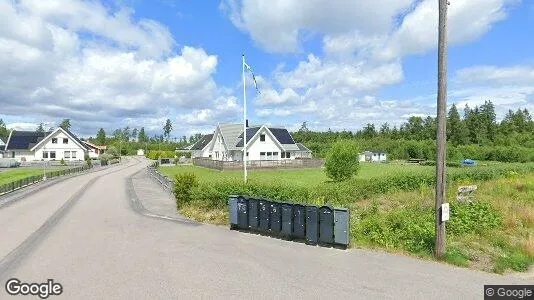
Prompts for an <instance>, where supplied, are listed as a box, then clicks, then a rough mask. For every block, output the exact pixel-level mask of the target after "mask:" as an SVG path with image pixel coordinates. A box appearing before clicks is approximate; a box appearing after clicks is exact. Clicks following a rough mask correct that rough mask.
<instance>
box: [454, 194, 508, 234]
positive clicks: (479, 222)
mask: <svg viewBox="0 0 534 300" xmlns="http://www.w3.org/2000/svg"><path fill="white" fill-rule="evenodd" d="M502 224H503V218H502V216H501V215H500V213H499V212H498V211H497V210H496V209H494V208H493V207H491V205H490V204H488V203H484V202H473V203H451V218H450V220H449V223H448V224H447V230H448V231H449V232H450V233H451V234H454V235H463V234H469V233H476V234H481V233H483V232H485V231H487V230H490V229H493V228H498V227H500V226H502Z"/></svg>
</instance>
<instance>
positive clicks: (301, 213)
mask: <svg viewBox="0 0 534 300" xmlns="http://www.w3.org/2000/svg"><path fill="white" fill-rule="evenodd" d="M292 235H293V237H295V238H297V239H303V238H304V237H305V236H306V208H305V207H304V205H300V204H293V234H292Z"/></svg>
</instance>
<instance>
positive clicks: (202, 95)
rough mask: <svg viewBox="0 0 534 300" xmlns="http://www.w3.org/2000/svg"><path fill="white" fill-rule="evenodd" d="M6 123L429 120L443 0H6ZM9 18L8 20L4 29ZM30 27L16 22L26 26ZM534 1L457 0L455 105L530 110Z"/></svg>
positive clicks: (355, 125) (1, 44) (1, 77)
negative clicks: (245, 69) (244, 71)
mask: <svg viewBox="0 0 534 300" xmlns="http://www.w3.org/2000/svg"><path fill="white" fill-rule="evenodd" d="M0 10H2V11H3V12H5V14H4V15H5V16H6V17H5V18H3V19H4V20H3V21H0V24H1V25H3V26H2V28H3V29H1V30H0V57H3V59H2V60H0V118H2V119H4V120H5V121H6V122H7V123H8V127H11V128H16V129H33V128H35V126H36V125H37V124H39V123H41V122H43V123H45V124H47V125H49V126H52V125H54V124H57V123H58V122H59V121H60V120H61V119H63V118H70V119H71V120H72V124H73V130H74V131H76V132H78V133H79V134H80V135H82V136H89V135H94V134H95V132H96V131H97V130H98V128H100V127H103V128H105V129H106V130H107V131H112V130H113V129H115V128H119V127H125V126H130V127H137V128H140V127H142V126H144V127H145V128H146V129H147V130H148V131H149V132H150V133H151V134H155V133H158V134H160V133H161V132H162V127H163V124H164V121H165V119H167V118H169V119H171V120H172V121H173V124H174V131H173V135H174V136H178V137H179V136H182V135H184V134H185V135H190V134H193V133H195V132H202V133H207V132H210V131H211V130H213V128H214V127H215V125H216V124H217V123H218V122H221V123H222V122H242V115H243V111H242V106H243V96H242V86H241V84H242V82H241V67H242V66H241V54H242V53H244V54H245V55H246V59H247V63H248V64H249V65H250V66H251V67H252V68H253V69H254V72H255V74H256V77H257V79H258V83H259V88H260V90H261V91H262V94H261V95H259V96H258V95H256V94H255V91H254V86H253V84H252V82H251V81H250V80H251V77H250V76H249V75H248V76H247V78H248V79H247V80H249V81H248V82H247V92H248V93H247V95H248V96H247V97H248V98H247V100H248V101H247V105H248V109H247V113H248V115H249V119H250V120H251V122H253V123H269V124H273V125H280V126H286V127H288V128H290V129H296V128H298V127H299V125H300V124H301V123H302V122H303V121H307V122H308V124H309V127H311V128H312V129H315V130H327V129H328V128H332V129H333V130H341V129H349V130H356V129H359V128H361V127H362V126H363V125H364V124H366V123H368V122H370V123H376V124H377V125H379V124H381V123H383V122H388V123H389V124H392V125H398V124H400V123H401V122H403V121H405V120H406V118H408V117H409V116H410V115H428V114H430V115H434V114H435V102H436V95H435V92H436V85H437V84H436V72H437V63H436V58H437V51H436V44H437V27H436V25H437V0H423V1H414V0H381V1H364V0H361V1H360V0H338V1H335V2H332V1H326V0H325V1H315V2H314V4H313V5H312V4H310V3H307V2H305V3H303V2H301V1H297V0H270V1H267V0H257V1H241V0H222V1H192V0H174V1H171V0H157V1H143V0H121V1H97V0H94V1H78V0H64V1H60V0H50V1H46V2H44V3H43V2H42V1H38V0H22V1H20V2H12V1H8V0H0ZM2 22H3V23H4V24H2ZM20 24H25V26H20ZM533 30H534V2H532V1H526V0H523V1H519V0H469V1H468V0H453V1H451V5H450V6H449V43H450V45H449V61H448V68H449V69H448V75H449V76H448V77H449V82H448V93H449V97H448V102H449V104H451V103H457V104H458V105H460V106H462V107H463V106H464V105H465V104H466V103H469V104H470V105H478V104H480V103H481V102H483V101H484V100H488V99H489V100H492V101H493V102H494V103H495V105H496V109H497V113H498V116H499V117H500V116H502V115H503V114H504V113H505V112H506V111H507V110H508V109H514V110H515V109H517V108H528V109H529V110H532V111H534V39H532V38H530V35H531V34H530V33H531V32H532V31H533Z"/></svg>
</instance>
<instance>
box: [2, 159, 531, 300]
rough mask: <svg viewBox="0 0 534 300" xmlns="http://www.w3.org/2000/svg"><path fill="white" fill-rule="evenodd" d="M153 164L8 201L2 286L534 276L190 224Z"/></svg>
mask: <svg viewBox="0 0 534 300" xmlns="http://www.w3.org/2000/svg"><path fill="white" fill-rule="evenodd" d="M147 165H148V162H147V161H146V160H138V159H135V158H132V159H129V161H126V162H124V163H122V164H121V165H119V166H115V167H113V168H109V169H104V170H100V171H98V172H93V173H89V174H85V175H81V176H78V177H75V178H71V179H67V180H64V181H62V182H58V183H57V184H55V185H52V186H50V187H47V188H45V189H43V190H42V191H40V192H39V193H35V194H31V195H27V196H26V197H24V198H23V199H20V200H18V201H16V202H13V203H11V204H10V205H8V206H5V207H2V208H0V259H1V260H0V280H1V282H2V286H3V285H4V283H5V282H6V281H7V280H8V279H9V278H13V277H14V278H18V279H20V280H21V281H23V282H28V283H31V282H46V280H47V279H53V280H54V281H55V282H58V283H60V284H61V285H62V286H63V293H62V294H61V295H60V296H50V298H49V299H206V298H208V299H212V298H214V299H215V298H216V299H227V298H253V299H282V298H284V299H286V298H288V297H290V298H309V299H325V298H334V299H347V298H350V299H482V298H483V292H484V291H483V286H484V284H528V283H531V284H532V282H529V281H526V280H520V279H517V278H512V277H504V276H497V275H492V274H486V273H482V272H475V271H470V270H466V269H462V268H456V267H452V266H449V265H444V264H439V263H435V262H428V261H420V260H416V259H412V258H408V257H403V256H395V255H390V254H385V253H381V252H374V251H365V250H348V251H344V250H337V249H330V248H322V247H313V246H308V245H305V244H301V243H295V242H289V241H283V240H278V239H273V238H269V237H264V236H258V235H253V234H247V233H242V232H237V231H230V230H228V228H226V227H220V226H212V225H203V224H198V223H195V222H188V221H187V220H185V219H184V218H181V217H180V216H179V215H177V214H176V213H174V212H172V209H169V207H172V199H171V198H170V195H169V194H168V193H166V192H164V191H162V189H161V188H160V187H159V186H157V185H156V184H155V182H154V181H152V180H151V179H150V178H148V177H147V176H146V172H145V171H144V169H145V167H146V166H147ZM134 175H135V176H134ZM9 297H10V296H9V295H8V294H7V293H6V290H5V288H2V291H1V293H0V299H6V298H8V299H9ZM29 297H31V298H33V299H38V298H37V297H36V296H29ZM19 298H25V297H20V296H19Z"/></svg>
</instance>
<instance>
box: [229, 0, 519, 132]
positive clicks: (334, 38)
mask: <svg viewBox="0 0 534 300" xmlns="http://www.w3.org/2000/svg"><path fill="white" fill-rule="evenodd" d="M519 2H520V0H455V1H451V5H450V6H449V8H448V24H449V27H448V40H449V44H450V45H459V44H464V43H468V42H472V41H474V40H476V39H478V38H480V37H481V36H482V35H484V34H485V33H486V32H488V31H489V30H490V29H491V28H492V26H493V25H494V24H495V23H497V22H499V21H502V20H504V19H505V18H506V17H507V13H508V10H509V8H510V7H511V6H513V5H515V4H517V3H519ZM437 4H438V1H435V0H407V1H386V0H384V1H357V0H352V1H341V2H340V1H336V4H335V5H333V4H332V2H331V1H326V0H314V1H307V2H302V1H296V0H294V1H291V0H280V1H237V0H223V2H222V4H221V6H222V8H223V9H224V11H225V12H227V14H228V16H229V18H230V20H231V21H232V22H233V24H234V25H235V26H236V27H238V28H239V29H241V30H242V31H244V32H246V33H248V34H249V35H250V37H251V38H252V39H253V40H254V41H255V42H256V43H257V45H259V46H260V47H261V48H262V49H263V50H266V51H271V52H301V51H302V49H301V46H302V45H303V40H304V35H306V34H307V33H310V32H311V33H314V34H318V35H319V36H320V37H322V44H323V53H324V55H323V56H321V55H320V54H311V53H310V54H308V55H307V59H306V60H303V61H301V62H300V63H298V64H297V66H296V67H294V68H293V69H291V70H286V69H285V67H284V66H283V65H280V66H278V67H277V68H276V71H275V72H274V75H273V78H271V79H268V80H267V81H268V83H267V84H265V85H266V86H267V87H268V88H267V90H268V91H267V92H265V93H264V95H263V97H258V98H257V104H258V105H259V107H258V111H257V113H258V115H259V116H262V117H264V118H266V119H267V118H268V117H269V116H280V117H284V118H286V117H290V116H292V117H298V118H301V119H308V120H312V119H318V120H319V121H320V122H323V123H327V124H329V127H332V128H333V126H340V127H341V128H342V127H343V126H346V125H347V124H350V125H351V127H358V126H360V125H361V124H365V123H368V122H372V121H373V120H375V121H377V122H382V121H389V122H390V123H395V122H397V121H399V120H401V119H402V118H405V117H406V116H409V115H417V114H425V115H426V114H435V98H433V99H432V100H433V101H429V99H428V97H422V98H421V99H419V100H418V99H417V98H416V99H414V100H413V101H407V100H402V99H394V100H388V101H383V100H379V99H378V98H377V96H376V95H377V94H378V91H380V89H382V88H384V87H386V86H390V85H394V84H398V83H400V82H402V81H403V80H404V74H403V68H402V59H403V58H404V57H406V56H407V55H413V54H420V53H425V52H427V51H429V50H432V49H435V48H436V46H437V38H438V29H437V27H438V26H437V25H438V24H437V23H438V9H437ZM524 80H528V79H524ZM463 97H466V98H465V99H464V100H468V99H467V97H468V96H466V95H464V96H463ZM474 97H475V96H473V98H470V99H471V100H472V99H474ZM423 98H424V99H423ZM503 101H504V100H503ZM309 103H313V104H314V106H313V107H311V106H309ZM305 108H306V109H305Z"/></svg>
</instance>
